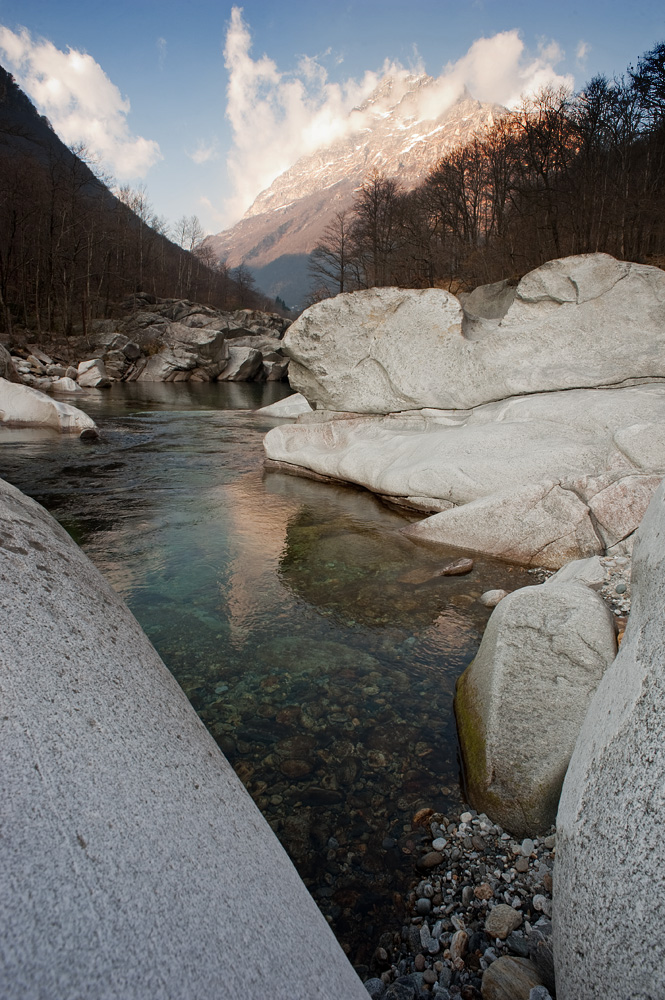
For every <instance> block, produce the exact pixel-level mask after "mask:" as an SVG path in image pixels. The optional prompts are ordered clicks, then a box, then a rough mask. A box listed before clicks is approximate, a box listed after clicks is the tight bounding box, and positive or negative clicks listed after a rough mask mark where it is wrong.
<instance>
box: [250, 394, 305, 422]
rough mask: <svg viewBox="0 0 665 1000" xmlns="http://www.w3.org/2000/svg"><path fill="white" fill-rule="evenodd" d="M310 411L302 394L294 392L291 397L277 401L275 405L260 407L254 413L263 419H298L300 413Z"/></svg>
mask: <svg viewBox="0 0 665 1000" xmlns="http://www.w3.org/2000/svg"><path fill="white" fill-rule="evenodd" d="M311 411H312V407H311V406H310V405H309V403H308V402H307V400H306V399H305V397H304V396H303V394H302V393H301V392H294V393H293V394H292V395H291V396H286V397H285V398H284V399H278V400H277V402H276V403H270V405H269V406H262V407H261V408H260V409H258V410H257V411H256V412H257V413H259V414H261V416H265V417H299V416H300V414H301V413H311Z"/></svg>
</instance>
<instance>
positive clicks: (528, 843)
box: [522, 837, 536, 858]
mask: <svg viewBox="0 0 665 1000" xmlns="http://www.w3.org/2000/svg"><path fill="white" fill-rule="evenodd" d="M535 846H536V845H535V844H534V842H533V841H532V840H531V838H530V837H525V838H524V840H523V841H522V854H523V855H524V857H525V858H530V857H531V855H532V854H533V849H534V847H535Z"/></svg>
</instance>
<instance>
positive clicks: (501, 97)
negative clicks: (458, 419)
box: [224, 7, 573, 225]
mask: <svg viewBox="0 0 665 1000" xmlns="http://www.w3.org/2000/svg"><path fill="white" fill-rule="evenodd" d="M251 41H252V40H251V34H250V29H249V26H248V25H247V24H246V22H245V21H244V20H243V18H242V8H239V7H233V9H232V12H231V20H230V22H229V26H228V30H227V35H226V46H225V49H224V56H225V64H226V68H227V70H228V73H229V82H228V88H227V106H226V116H227V118H228V119H229V121H230V123H231V127H232V129H233V140H234V141H233V147H232V149H231V152H230V153H229V156H228V160H227V167H228V173H229V178H230V181H231V185H232V190H233V193H232V196H231V197H230V198H229V199H228V200H227V201H226V204H225V209H224V214H225V217H226V224H227V225H228V224H231V222H233V221H235V220H236V219H237V218H238V216H240V215H241V214H242V213H243V212H244V211H246V209H247V208H248V207H249V205H250V204H251V203H252V201H253V200H254V198H255V197H256V196H257V195H258V194H259V193H260V192H261V191H263V190H264V189H265V188H267V187H269V185H270V184H271V183H272V182H273V180H275V178H276V177H278V176H279V175H280V174H281V173H283V172H284V171H285V170H286V169H288V168H289V167H290V166H292V165H293V164H294V163H295V162H296V160H298V159H299V158H300V157H301V156H304V155H306V154H308V153H312V152H314V151H315V150H316V149H319V148H322V147H324V146H327V145H329V144H330V143H332V142H334V141H335V140H336V139H339V138H342V137H343V136H345V135H348V134H350V133H351V132H353V131H356V130H357V129H359V128H361V127H362V126H363V124H364V123H365V118H364V116H363V114H362V113H360V112H358V111H356V112H354V113H352V112H353V109H354V108H356V107H357V106H358V105H359V104H361V103H362V102H363V101H365V100H366V99H367V97H369V95H370V94H371V93H372V91H374V90H375V89H376V87H377V86H378V85H379V84H380V83H381V81H382V80H383V79H384V78H385V77H387V76H392V77H393V79H394V87H393V90H392V94H391V97H390V103H394V102H395V99H396V96H397V95H398V93H399V91H400V89H403V88H404V87H405V84H406V81H407V79H408V77H409V76H410V75H412V74H419V73H422V72H423V67H422V64H421V62H420V58H419V55H418V51H417V49H416V48H415V47H414V60H415V61H416V65H415V66H412V67H411V68H410V69H408V70H407V69H405V68H404V67H402V66H400V65H399V64H396V63H390V62H388V60H386V62H385V63H384V65H383V67H382V68H381V69H380V70H379V71H378V72H370V71H368V72H366V73H365V75H364V76H363V78H362V79H361V80H354V79H347V80H345V81H343V82H342V83H333V82H331V81H330V80H329V79H328V74H327V71H326V69H325V66H324V65H323V64H322V62H321V58H322V57H308V56H302V57H301V58H300V61H299V64H298V68H297V69H296V71H295V72H292V73H284V72H282V71H280V70H279V69H278V67H277V65H276V63H275V62H274V61H273V60H272V59H270V58H268V56H266V55H263V56H261V57H260V58H258V59H253V58H252V55H251ZM327 55H329V53H324V56H327ZM562 57H563V53H562V52H561V49H560V47H559V46H558V44H557V43H556V42H553V41H547V42H546V41H541V43H540V45H539V47H538V51H537V53H536V54H535V55H530V54H529V53H528V52H527V51H526V47H525V45H524V42H523V41H522V39H521V38H520V35H519V32H518V31H517V30H512V31H504V32H501V33H500V34H497V35H494V36H493V37H492V38H479V39H478V40H477V41H475V42H474V43H473V44H472V45H471V47H470V48H469V50H468V52H467V53H466V54H465V55H464V56H462V58H461V59H458V60H457V61H456V62H454V63H449V64H448V65H447V66H446V67H444V69H443V72H442V73H441V75H440V76H439V77H438V78H437V80H436V82H435V84H433V85H430V86H429V87H427V88H425V94H424V95H423V98H422V100H421V103H420V106H419V108H418V113H419V115H420V116H421V117H423V118H436V117H437V116H438V115H439V114H441V113H442V112H443V111H445V109H446V108H447V107H449V106H450V105H451V104H453V103H454V101H455V100H457V99H458V98H459V97H460V96H461V94H462V93H463V91H464V88H465V87H466V88H468V90H469V91H470V92H471V94H472V95H473V96H474V97H476V98H478V99H479V100H481V101H490V102H494V103H497V104H504V105H506V106H507V107H512V106H515V105H516V104H517V103H519V100H520V98H521V96H522V95H524V96H528V95H529V94H533V93H534V92H535V91H537V90H538V89H540V88H541V87H543V86H546V85H554V86H559V85H561V86H569V87H570V86H572V84H573V80H572V78H571V77H570V76H562V75H560V74H558V73H557V72H556V68H555V67H556V65H557V63H558V62H559V61H560V60H561V59H562ZM338 64H339V61H338ZM379 103H380V102H379ZM373 110H374V111H376V110H378V108H377V105H376V104H374V105H373Z"/></svg>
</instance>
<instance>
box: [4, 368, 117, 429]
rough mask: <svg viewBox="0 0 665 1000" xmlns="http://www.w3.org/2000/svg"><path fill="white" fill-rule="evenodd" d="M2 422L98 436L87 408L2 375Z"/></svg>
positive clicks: (16, 425) (15, 425) (10, 424)
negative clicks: (73, 404)
mask: <svg viewBox="0 0 665 1000" xmlns="http://www.w3.org/2000/svg"><path fill="white" fill-rule="evenodd" d="M0 423H3V424H7V425H9V426H10V427H11V426H14V427H52V428H53V429H54V430H56V431H68V432H71V433H76V434H85V435H86V437H91V436H95V437H96V436H97V427H96V425H95V422H94V420H93V419H92V417H89V416H88V414H87V413H84V412H83V410H79V409H77V408H76V407H75V406H70V404H69V403H61V402H59V401H58V400H55V399H51V398H50V397H49V396H47V395H46V394H45V393H43V392H40V390H39V389H31V388H30V387H29V386H27V385H18V384H16V383H14V382H8V381H7V380H6V379H4V378H0Z"/></svg>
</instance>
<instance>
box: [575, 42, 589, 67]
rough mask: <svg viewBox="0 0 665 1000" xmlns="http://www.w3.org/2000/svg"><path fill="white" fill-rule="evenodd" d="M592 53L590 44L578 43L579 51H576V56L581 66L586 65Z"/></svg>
mask: <svg viewBox="0 0 665 1000" xmlns="http://www.w3.org/2000/svg"><path fill="white" fill-rule="evenodd" d="M590 51H591V46H590V45H589V43H588V42H579V43H578V45H577V49H576V50H575V56H576V58H577V62H578V63H579V64H580V66H583V65H584V64H585V62H586V57H587V56H588V55H589V52H590Z"/></svg>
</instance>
